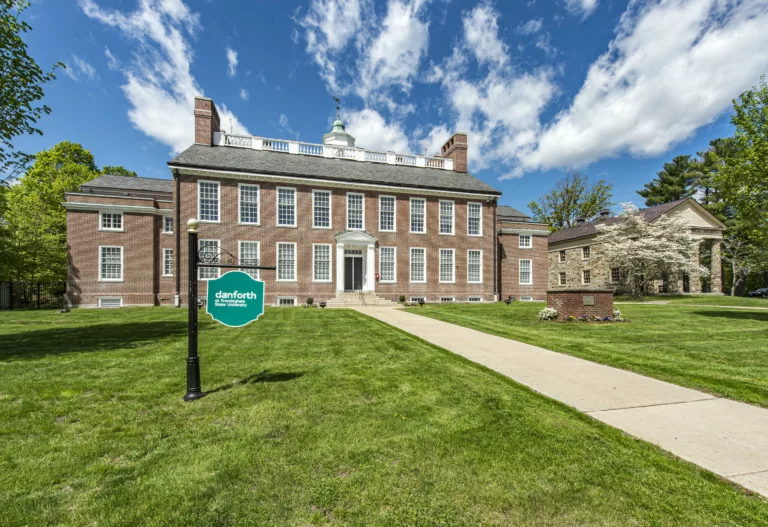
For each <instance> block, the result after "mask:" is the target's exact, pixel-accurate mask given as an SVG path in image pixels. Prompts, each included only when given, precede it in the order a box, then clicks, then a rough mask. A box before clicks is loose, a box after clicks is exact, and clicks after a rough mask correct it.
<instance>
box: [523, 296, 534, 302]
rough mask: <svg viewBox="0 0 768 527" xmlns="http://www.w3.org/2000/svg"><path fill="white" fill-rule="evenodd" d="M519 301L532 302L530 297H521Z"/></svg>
mask: <svg viewBox="0 0 768 527" xmlns="http://www.w3.org/2000/svg"><path fill="white" fill-rule="evenodd" d="M520 301H521V302H533V297H532V296H521V297H520Z"/></svg>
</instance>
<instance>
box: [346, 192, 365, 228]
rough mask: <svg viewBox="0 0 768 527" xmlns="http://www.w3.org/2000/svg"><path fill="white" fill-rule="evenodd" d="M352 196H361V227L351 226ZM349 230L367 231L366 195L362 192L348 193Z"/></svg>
mask: <svg viewBox="0 0 768 527" xmlns="http://www.w3.org/2000/svg"><path fill="white" fill-rule="evenodd" d="M350 196H360V205H362V209H361V211H360V219H361V220H362V221H361V223H362V225H361V226H360V227H350V226H349V197H350ZM347 230H349V231H364V230H365V194H364V193H362V192H347Z"/></svg>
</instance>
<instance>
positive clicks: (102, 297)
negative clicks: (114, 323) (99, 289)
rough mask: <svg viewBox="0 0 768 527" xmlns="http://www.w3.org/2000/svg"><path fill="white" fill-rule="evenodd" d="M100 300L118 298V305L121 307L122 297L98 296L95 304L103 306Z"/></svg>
mask: <svg viewBox="0 0 768 527" xmlns="http://www.w3.org/2000/svg"><path fill="white" fill-rule="evenodd" d="M102 300H119V301H120V305H119V306H118V307H123V297H122V296H100V297H99V298H98V300H97V301H96V305H97V306H99V308H103V307H104V306H103V305H101V301H102ZM105 309H108V308H105Z"/></svg>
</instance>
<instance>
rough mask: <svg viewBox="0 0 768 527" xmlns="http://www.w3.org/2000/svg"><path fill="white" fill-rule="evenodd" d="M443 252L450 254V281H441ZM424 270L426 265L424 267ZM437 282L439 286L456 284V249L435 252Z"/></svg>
mask: <svg viewBox="0 0 768 527" xmlns="http://www.w3.org/2000/svg"><path fill="white" fill-rule="evenodd" d="M443 251H450V252H451V279H450V280H443V277H442V271H443ZM425 269H426V265H425ZM437 280H438V282H439V283H441V284H455V283H456V249H448V248H443V249H438V250H437Z"/></svg>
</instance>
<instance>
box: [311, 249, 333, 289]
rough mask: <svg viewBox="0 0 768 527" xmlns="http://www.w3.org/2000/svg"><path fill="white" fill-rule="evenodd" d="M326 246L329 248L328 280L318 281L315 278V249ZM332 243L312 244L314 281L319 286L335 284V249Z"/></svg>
mask: <svg viewBox="0 0 768 527" xmlns="http://www.w3.org/2000/svg"><path fill="white" fill-rule="evenodd" d="M319 246H324V247H328V279H327V280H318V279H317V278H316V277H315V247H319ZM332 247H333V246H332V244H330V243H313V244H312V281H313V282H315V283H318V284H330V283H331V282H333V254H332V252H333V249H332Z"/></svg>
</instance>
